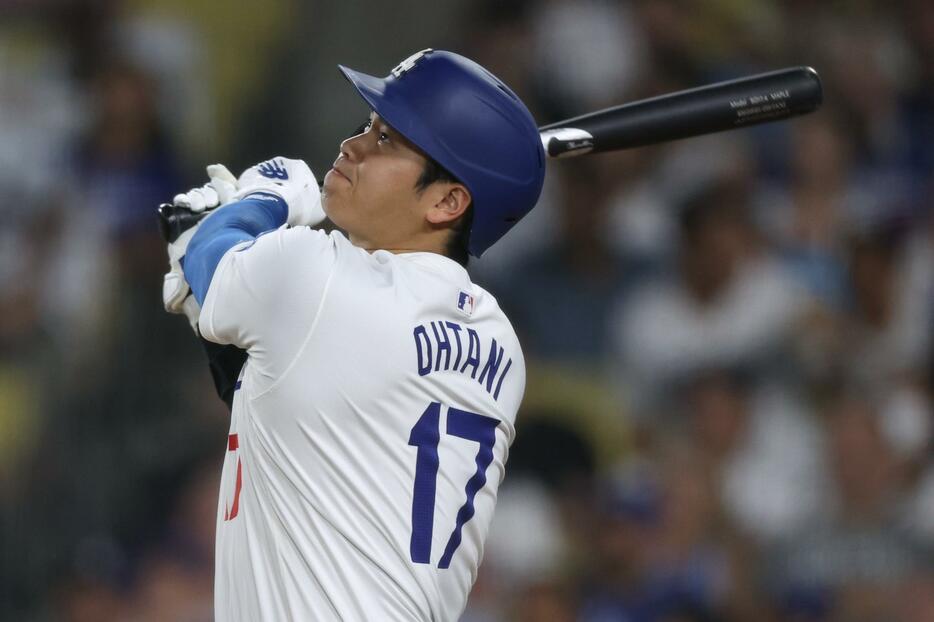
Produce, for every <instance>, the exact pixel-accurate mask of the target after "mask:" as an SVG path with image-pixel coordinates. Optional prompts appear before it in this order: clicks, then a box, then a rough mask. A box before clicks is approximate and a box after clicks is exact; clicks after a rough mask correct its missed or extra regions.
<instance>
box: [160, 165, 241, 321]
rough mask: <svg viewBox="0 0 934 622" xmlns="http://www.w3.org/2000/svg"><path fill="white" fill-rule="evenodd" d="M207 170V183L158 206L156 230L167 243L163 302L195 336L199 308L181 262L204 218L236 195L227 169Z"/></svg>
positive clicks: (233, 183)
mask: <svg viewBox="0 0 934 622" xmlns="http://www.w3.org/2000/svg"><path fill="white" fill-rule="evenodd" d="M207 171H208V177H210V179H211V181H210V182H208V183H207V184H205V185H204V186H202V187H200V188H195V189H193V190H189V191H188V192H186V193H184V194H177V195H175V198H174V199H173V200H172V203H171V204H164V205H161V206H160V207H159V228H160V231H161V232H162V237H163V238H165V241H166V242H167V243H168V254H169V271H168V272H167V273H166V274H165V276H164V277H163V281H162V303H163V305H164V306H165V310H166V311H168V312H169V313H177V314H184V315H185V316H186V317H187V318H188V323H189V324H190V325H191V328H192V330H194V331H195V334H198V317H199V316H200V315H201V306H200V305H199V304H198V301H197V300H196V299H195V297H194V296H193V295H192V294H191V288H190V287H188V282H187V281H186V280H185V274H184V273H183V272H182V266H181V263H180V261H181V259H182V257H184V256H185V252H186V251H187V249H188V242H189V241H191V238H192V237H194V235H195V231H197V230H198V225H200V224H201V221H202V220H204V218H205V216H207V215H208V214H209V213H211V212H212V211H213V210H215V209H217V208H218V207H220V206H222V205H225V204H227V203H229V202H231V201H232V200H234V195H235V194H236V192H237V178H236V177H234V176H233V173H231V172H230V171H229V170H227V167H226V166H224V165H223V164H212V165H210V166H208V168H207Z"/></svg>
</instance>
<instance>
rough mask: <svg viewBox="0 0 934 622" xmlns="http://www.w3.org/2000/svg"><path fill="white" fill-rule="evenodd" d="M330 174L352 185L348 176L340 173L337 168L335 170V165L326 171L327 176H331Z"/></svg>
mask: <svg viewBox="0 0 934 622" xmlns="http://www.w3.org/2000/svg"><path fill="white" fill-rule="evenodd" d="M331 173H333V174H334V175H337V176H338V177H343V178H344V180H346V181H347V182H348V183H352V182H351V181H350V176H349V175H347V174H346V173H344V172H343V171H341V170H340V169H339V168H337V166H336V165H335V166H332V167H331V170H330V171H328V174H331Z"/></svg>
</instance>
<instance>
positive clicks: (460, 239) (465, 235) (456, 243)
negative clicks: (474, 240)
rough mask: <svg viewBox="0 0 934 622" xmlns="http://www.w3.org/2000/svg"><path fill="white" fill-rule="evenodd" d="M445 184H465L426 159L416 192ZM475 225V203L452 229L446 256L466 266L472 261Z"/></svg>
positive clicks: (430, 159) (436, 163)
mask: <svg viewBox="0 0 934 622" xmlns="http://www.w3.org/2000/svg"><path fill="white" fill-rule="evenodd" d="M439 181H440V182H445V183H452V184H463V182H462V181H461V180H459V179H458V178H457V177H454V175H452V174H451V172H450V171H449V170H447V169H446V168H444V167H443V166H441V165H440V164H438V162H436V161H435V160H434V159H433V158H430V157H427V156H426V157H425V168H424V170H422V175H421V177H419V178H418V181H416V182H415V190H416V192H421V191H422V190H424V189H425V188H427V187H428V186H430V185H431V184H433V183H435V182H439ZM472 224H473V203H471V204H470V205H468V206H467V210H466V211H465V212H464V215H463V216H461V217H460V218H458V219H457V222H455V223H454V226H453V227H452V228H451V236H450V237H449V238H448V243H447V246H446V247H445V249H444V254H445V255H447V256H448V257H450V258H451V259H453V260H454V261H456V262H457V263H459V264H460V265H462V266H466V265H467V262H468V261H469V259H470V254H469V252H468V250H467V249H468V245H469V244H470V227H471V225H472Z"/></svg>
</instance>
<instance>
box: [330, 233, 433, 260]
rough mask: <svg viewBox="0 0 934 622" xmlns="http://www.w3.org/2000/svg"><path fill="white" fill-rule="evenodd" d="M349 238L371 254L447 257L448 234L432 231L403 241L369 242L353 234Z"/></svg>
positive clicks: (355, 244) (352, 242)
mask: <svg viewBox="0 0 934 622" xmlns="http://www.w3.org/2000/svg"><path fill="white" fill-rule="evenodd" d="M348 237H349V239H350V243H351V244H353V245H354V246H357V247H360V248H362V249H364V250H366V251H367V252H370V253H372V252H374V251H379V250H383V251H388V252H390V253H393V254H396V255H399V254H402V253H435V254H437V255H445V250H446V247H445V245H446V241H447V232H446V231H432V232H430V233H429V234H426V235H420V236H417V237H415V238H411V239H408V240H402V241H389V240H384V241H380V240H368V239H362V238H358V237H356V236H354V235H352V234H351V235H349V236H348Z"/></svg>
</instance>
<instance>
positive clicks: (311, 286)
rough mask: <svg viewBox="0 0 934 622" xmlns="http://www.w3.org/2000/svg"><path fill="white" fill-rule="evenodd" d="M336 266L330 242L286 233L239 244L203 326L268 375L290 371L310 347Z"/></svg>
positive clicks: (220, 274) (204, 312)
mask: <svg viewBox="0 0 934 622" xmlns="http://www.w3.org/2000/svg"><path fill="white" fill-rule="evenodd" d="M336 261H337V249H336V245H335V243H334V240H333V238H332V237H331V236H328V235H327V234H325V233H323V232H321V231H316V230H312V229H309V228H307V227H297V228H287V227H282V228H280V229H277V230H275V231H271V232H268V233H266V234H263V235H261V236H259V237H258V238H256V240H254V241H250V242H246V243H244V244H240V245H238V246H234V247H233V248H231V249H230V250H228V251H227V253H226V254H225V255H224V256H223V258H222V259H221V260H220V263H219V264H218V266H217V270H216V271H215V273H214V275H213V278H212V279H211V284H210V286H209V288H208V291H207V295H206V296H205V299H204V305H203V306H202V309H201V317H200V320H199V328H200V330H201V334H202V336H204V338H205V339H207V340H209V341H213V342H215V343H219V344H232V345H235V346H237V347H239V348H243V349H245V350H247V352H248V353H249V355H250V360H251V363H252V364H254V365H258V367H259V370H260V371H261V373H262V375H264V376H266V377H269V378H274V377H278V376H279V375H281V373H282V372H284V371H285V370H286V369H287V368H288V366H289V364H290V363H291V361H292V359H294V357H295V355H296V354H297V353H298V352H299V350H300V349H301V347H302V345H303V344H304V343H305V340H306V337H307V336H308V333H309V331H311V329H312V327H313V325H314V321H315V318H316V317H317V315H318V311H319V309H320V307H321V304H322V302H323V301H324V298H325V296H326V292H327V287H328V283H329V281H330V278H331V276H332V274H333V272H334V269H335V265H336Z"/></svg>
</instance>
